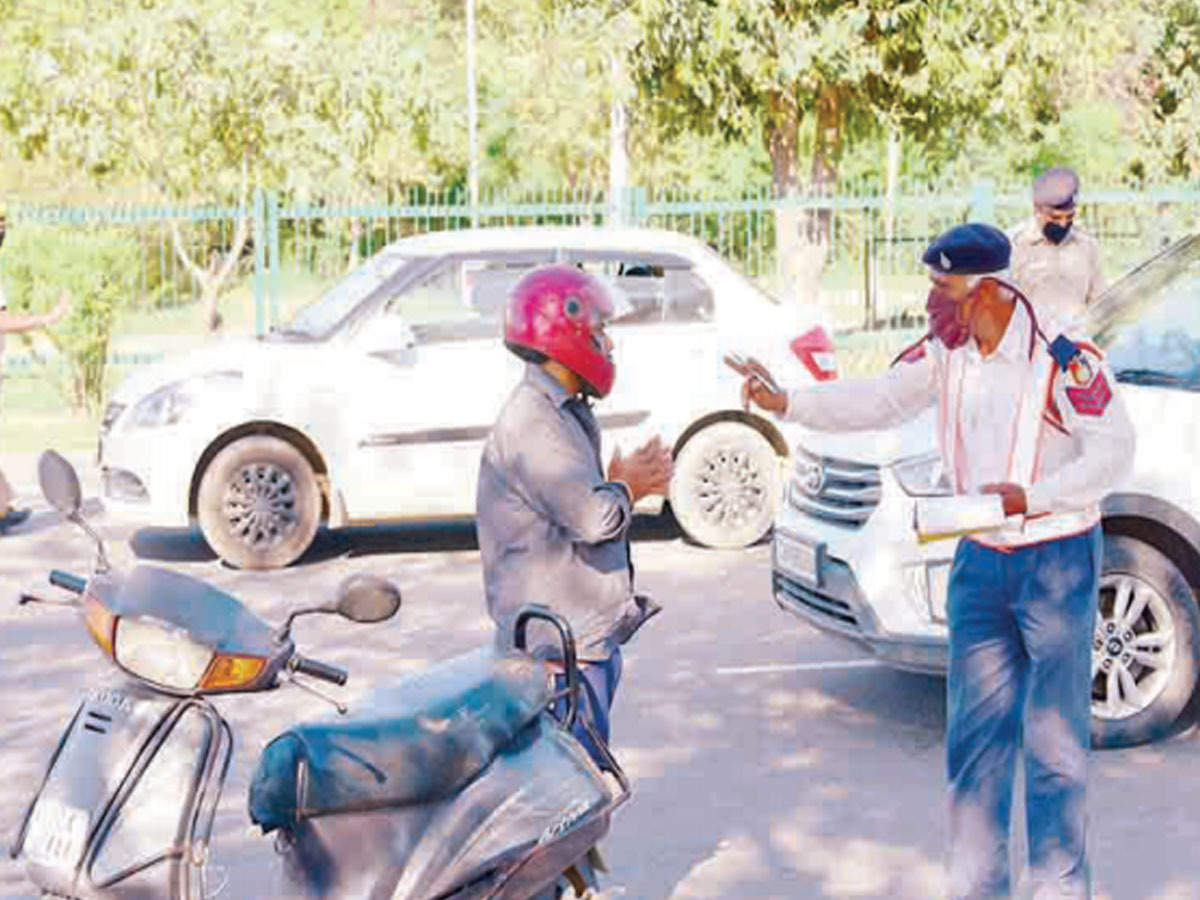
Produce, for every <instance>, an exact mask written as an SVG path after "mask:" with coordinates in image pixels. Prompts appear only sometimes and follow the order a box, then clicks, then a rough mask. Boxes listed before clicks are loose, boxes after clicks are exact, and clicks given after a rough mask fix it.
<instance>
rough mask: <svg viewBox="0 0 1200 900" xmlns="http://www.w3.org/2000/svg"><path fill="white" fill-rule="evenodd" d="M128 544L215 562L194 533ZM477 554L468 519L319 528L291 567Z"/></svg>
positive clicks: (661, 528)
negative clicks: (346, 559) (387, 557)
mask: <svg viewBox="0 0 1200 900" xmlns="http://www.w3.org/2000/svg"><path fill="white" fill-rule="evenodd" d="M679 534H680V532H679V526H678V525H677V524H676V523H675V520H674V519H673V518H672V517H670V516H648V515H637V516H634V520H633V525H632V527H631V529H630V537H631V538H632V539H633V540H634V541H670V540H674V539H675V538H676V537H679ZM129 545H130V547H131V548H132V550H133V552H134V554H135V555H136V556H137V557H138V558H139V559H144V560H153V561H156V562H212V561H213V560H215V559H216V558H217V555H216V554H215V553H213V551H212V548H211V547H209V546H208V542H207V541H206V540H204V536H203V535H202V534H201V533H200V530H199V529H198V528H190V529H189V528H142V529H139V530H138V531H137V532H136V533H135V534H134V535H133V537H132V538H131V539H130V541H129ZM478 549H479V540H478V537H477V536H476V533H475V519H474V517H472V516H464V517H461V518H456V519H446V520H442V521H438V522H406V523H399V524H392V525H363V526H353V527H349V528H324V527H323V528H321V529H320V530H319V531H318V532H317V536H316V537H315V538H314V539H313V543H312V546H311V547H309V548H308V550H307V551H305V553H304V555H303V556H301V557H300V559H299V560H297V561H296V563H295V565H297V566H306V565H313V564H315V563H322V562H326V561H328V560H331V559H337V558H340V557H359V556H379V555H385V554H390V553H438V552H451V551H456V550H478Z"/></svg>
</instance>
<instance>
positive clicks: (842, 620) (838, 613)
mask: <svg viewBox="0 0 1200 900" xmlns="http://www.w3.org/2000/svg"><path fill="white" fill-rule="evenodd" d="M771 583H772V586H773V587H774V589H775V594H776V595H777V596H778V595H782V596H783V597H784V598H786V600H788V601H790V602H791V603H792V604H793V605H794V606H796V607H803V608H804V609H806V610H807V611H809V612H811V613H816V614H817V615H819V616H821V617H822V618H824V619H828V620H832V621H833V623H834V624H836V625H838V626H840V627H841V628H842V629H843V630H845V629H853V630H855V631H859V630H861V626H860V624H859V621H858V617H857V616H855V615H854V610H853V609H851V607H850V604H849V603H847V602H846V601H844V600H839V599H838V598H837V597H833V596H830V595H829V594H825V593H822V592H821V591H819V590H817V589H816V588H812V587H809V586H808V585H806V584H802V583H800V582H799V581H796V580H794V579H792V578H788V577H787V576H786V575H783V574H782V573H780V572H774V573H772V575H771Z"/></svg>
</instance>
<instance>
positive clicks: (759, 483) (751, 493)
mask: <svg viewBox="0 0 1200 900" xmlns="http://www.w3.org/2000/svg"><path fill="white" fill-rule="evenodd" d="M780 477H781V475H780V464H779V456H778V454H777V453H776V452H775V448H774V447H772V446H771V442H770V441H768V440H767V439H766V438H765V437H764V436H763V434H762V433H761V432H760V431H758V429H756V428H754V427H752V426H750V425H747V424H745V423H743V422H734V421H721V422H715V423H713V424H712V425H708V426H706V427H705V428H702V429H701V430H700V431H698V432H696V433H695V434H694V435H692V436H691V437H690V438H688V440H687V442H686V443H685V444H684V445H683V446H682V447H681V448H680V449H679V452H678V453H677V454H676V455H675V468H674V472H673V473H672V475H671V484H670V487H669V489H668V491H669V493H668V500H669V501H670V504H671V511H672V513H673V514H674V516H675V521H676V522H678V523H679V527H680V529H681V530H682V531H683V533H684V536H685V537H687V538H688V539H689V540H690V541H692V542H693V543H696V544H700V545H701V546H704V547H715V548H721V549H735V548H738V547H747V546H749V545H750V544H753V543H755V542H757V541H759V540H761V539H762V538H763V536H764V535H766V534H767V532H768V531H769V530H770V528H771V525H772V523H773V522H774V521H775V512H776V508H777V506H778V503H779V491H780Z"/></svg>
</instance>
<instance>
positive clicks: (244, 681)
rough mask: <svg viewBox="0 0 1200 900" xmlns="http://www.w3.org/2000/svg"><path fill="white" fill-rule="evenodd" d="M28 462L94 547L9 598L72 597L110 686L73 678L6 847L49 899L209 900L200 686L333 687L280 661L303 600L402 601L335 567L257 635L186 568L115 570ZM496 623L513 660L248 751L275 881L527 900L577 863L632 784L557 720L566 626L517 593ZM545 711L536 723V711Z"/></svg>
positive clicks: (423, 681) (337, 607)
mask: <svg viewBox="0 0 1200 900" xmlns="http://www.w3.org/2000/svg"><path fill="white" fill-rule="evenodd" d="M38 474H39V479H40V481H41V484H42V490H43V492H44V493H45V495H46V497H47V499H48V500H49V501H50V503H51V504H52V505H53V506H55V507H56V508H57V509H58V510H59V511H60V512H62V513H63V514H64V515H65V516H66V517H67V518H68V519H69V520H70V521H72V522H74V523H76V524H77V525H79V526H80V527H82V528H83V529H84V530H85V531H87V532H88V533H89V534H90V535H91V536H92V538H93V539H94V540H95V542H96V545H97V562H96V565H95V567H94V571H93V573H92V575H91V576H90V577H88V578H86V579H85V578H82V577H79V576H76V575H71V574H69V573H66V572H61V571H52V572H51V573H50V582H51V584H54V585H57V586H58V587H61V588H64V589H66V590H67V591H68V592H70V593H71V594H72V595H74V596H73V597H72V598H71V599H69V600H65V601H59V600H49V599H45V598H41V597H36V596H33V595H31V594H23V595H22V597H21V600H20V602H21V603H28V602H41V603H47V604H51V605H61V606H69V607H72V608H75V609H78V610H79V611H80V612H81V613H82V617H83V622H84V625H85V627H86V629H87V631H88V633H89V634H90V635H91V636H92V638H93V639H94V640H95V642H96V643H97V644H98V645H99V646H100V648H101V649H102V650H103V651H104V653H105V655H106V656H107V657H108V658H109V660H110V661H111V662H112V663H114V664H115V666H116V667H117V668H118V669H119V670H120V671H121V672H122V673H123V675H124V676H125V677H126V681H125V682H123V683H122V684H121V685H120V687H119V688H93V689H91V690H89V691H87V692H86V694H85V697H84V699H83V701H82V702H81V703H80V705H79V707H78V709H77V710H76V711H75V713H74V715H73V716H72V718H71V720H70V723H69V724H68V726H67V728H66V730H65V731H64V733H63V735H62V737H61V739H60V740H59V743H58V746H57V747H56V749H55V750H54V752H53V754H52V756H51V759H50V763H49V766H48V767H47V770H46V774H45V776H44V778H43V780H42V783H41V785H40V787H39V788H38V790H37V792H36V794H35V795H34V797H33V800H32V802H31V803H30V805H29V808H28V810H27V812H26V814H25V817H24V819H23V821H22V824H21V827H20V830H19V832H18V835H17V839H16V841H15V842H14V843H13V846H12V849H11V855H12V856H13V857H14V858H18V857H20V858H22V859H23V860H24V861H25V864H26V871H27V873H28V875H29V877H30V879H31V880H32V881H33V882H34V884H36V885H37V886H38V887H39V888H40V889H41V890H42V891H43V892H45V893H46V894H47V895H52V896H56V897H66V898H140V900H150V898H160V897H171V898H187V900H190V898H208V897H211V896H214V894H215V893H216V891H217V890H219V889H220V888H219V886H217V887H216V888H215V890H214V886H213V885H210V884H209V876H208V869H209V867H208V862H209V843H210V838H211V835H212V825H213V819H214V817H215V814H216V809H217V805H218V801H219V800H220V796H221V791H222V788H223V786H224V783H225V779H226V776H227V774H228V770H229V764H230V759H231V754H232V748H233V731H232V728H231V727H230V724H229V722H228V721H227V720H226V719H225V718H224V717H223V716H222V715H221V713H220V712H219V711H218V709H217V708H216V706H214V705H213V703H212V702H211V701H210V700H209V695H217V694H242V693H251V692H259V691H267V690H271V689H273V688H275V687H277V686H279V684H280V683H283V682H292V683H295V684H297V685H299V686H302V687H304V688H305V689H306V690H309V691H310V692H313V693H316V694H317V695H318V696H322V697H324V695H323V694H321V693H320V692H319V691H317V690H316V689H315V688H313V687H311V686H308V685H305V684H303V683H302V682H301V681H299V680H297V678H296V676H297V675H307V676H310V677H312V678H316V679H320V680H324V681H328V682H331V683H334V684H339V685H340V684H344V683H345V682H346V678H347V673H346V672H345V671H344V670H342V669H339V668H337V667H336V666H331V665H328V664H326V663H322V662H319V661H317V660H313V659H308V658H306V657H304V656H301V655H300V654H298V653H296V648H295V643H294V641H293V639H292V636H291V625H292V622H293V621H294V620H295V619H296V618H297V617H298V616H302V615H307V614H312V613H318V612H321V613H337V614H340V615H342V616H344V617H345V618H348V619H351V620H353V621H357V622H379V621H383V620H385V619H388V618H391V617H392V616H393V615H395V613H396V612H397V610H398V609H399V607H400V594H399V591H397V590H396V589H395V587H394V586H393V585H391V584H390V583H389V582H387V581H384V580H382V579H379V578H375V577H372V576H367V575H356V576H352V577H351V578H349V579H347V580H346V581H345V582H343V584H342V585H341V586H340V587H339V590H338V596H337V599H336V601H335V602H333V603H329V604H324V605H320V606H315V607H310V608H305V609H297V610H295V611H293V612H292V613H291V614H290V615H289V616H288V618H287V621H286V622H284V624H283V625H282V626H281V627H278V628H272V627H271V626H270V625H268V624H267V623H266V622H264V621H263V620H261V619H259V618H258V617H257V616H255V615H254V614H253V613H251V612H250V611H249V610H247V609H246V608H245V607H244V606H243V605H242V604H241V603H240V602H239V601H238V600H236V599H235V598H234V597H232V596H230V595H228V594H226V593H223V592H222V591H219V590H217V589H216V588H214V587H212V586H210V585H208V584H206V583H204V582H202V581H198V580H196V579H192V578H188V577H186V576H183V575H179V574H177V573H174V572H171V571H168V570H164V569H158V568H153V567H148V566H138V567H136V568H135V569H134V570H133V571H132V572H130V573H128V574H127V575H126V574H121V573H117V572H114V571H112V568H111V566H110V565H109V563H108V559H107V557H106V554H105V552H104V545H103V542H102V541H101V540H100V538H99V536H98V535H96V533H95V532H94V531H93V530H92V529H91V528H90V527H89V526H88V524H87V523H86V522H85V521H84V519H83V518H82V516H81V514H80V507H81V500H82V495H81V491H80V487H79V480H78V477H77V476H76V474H75V472H74V470H73V469H72V468H71V466H70V464H69V463H68V462H67V461H66V460H64V459H63V458H62V457H61V456H59V455H58V454H56V453H53V452H52V451H48V452H47V453H44V454H43V455H42V458H41V459H40V460H39V464H38ZM536 620H544V621H545V622H547V623H549V624H550V625H551V626H553V627H554V628H556V629H558V631H559V634H560V637H561V640H562V645H563V646H562V650H563V660H564V663H565V669H566V671H567V687H566V688H565V690H563V691H560V692H556V691H555V690H554V688H553V678H552V675H551V673H550V671H549V669H548V668H547V665H546V664H545V663H544V662H542V661H540V660H538V659H535V658H533V657H532V656H530V655H528V654H526V653H524V652H522V650H523V648H524V647H525V633H526V630H527V629H528V627H529V625H530V623H531V622H534V621H536ZM515 631H516V633H515V634H514V646H515V648H516V649H515V650H513V651H511V652H506V653H499V652H495V651H490V650H485V651H479V652H475V653H470V654H466V655H465V656H461V657H458V658H456V659H453V660H450V661H449V662H446V663H442V664H439V665H435V666H433V667H431V668H430V669H429V670H427V671H426V672H424V673H422V674H421V675H419V676H415V677H411V678H407V679H404V680H402V681H400V682H399V683H398V684H397V685H395V686H394V687H391V688H389V689H385V690H382V691H380V692H378V694H377V697H376V699H375V701H374V702H373V704H372V705H371V706H370V708H368V709H365V710H363V711H362V712H361V713H359V714H357V715H356V716H354V717H352V718H334V719H331V720H327V721H317V722H310V723H304V724H299V725H296V726H294V727H292V728H290V729H288V730H287V731H285V732H284V733H283V734H281V735H279V736H278V737H276V738H275V739H274V740H272V741H271V742H270V743H269V744H268V745H267V747H266V748H265V749H264V750H263V752H262V755H261V757H260V759H259V762H258V767H257V770H256V772H255V774H254V777H253V779H252V782H251V786H250V791H249V794H250V796H249V809H250V817H251V819H252V820H253V821H254V822H255V823H256V824H258V825H260V826H261V828H262V829H263V831H264V832H267V833H269V832H274V833H275V835H276V838H275V849H276V851H277V852H278V853H279V854H280V856H281V863H282V866H281V869H280V872H279V876H281V877H282V878H283V880H284V884H285V887H284V888H283V889H282V893H283V894H284V895H286V896H289V897H337V898H351V897H354V898H361V897H391V898H394V900H483V898H503V900H527V898H530V897H534V896H536V895H539V894H541V893H542V892H544V891H547V890H549V891H551V892H553V891H554V890H555V887H554V886H555V884H556V882H557V881H558V880H559V877H560V875H561V874H562V873H564V872H573V871H574V866H575V865H576V864H577V863H579V862H580V861H581V860H582V859H583V858H584V857H586V856H587V854H588V851H589V850H590V849H591V848H593V847H594V846H595V844H596V843H597V841H599V840H600V838H601V837H603V835H604V834H605V833H607V830H608V825H609V820H610V817H611V814H612V812H613V810H614V809H616V808H617V807H618V806H619V805H620V804H621V803H623V802H624V801H625V800H626V799H628V797H629V784H628V781H627V780H626V778H625V776H624V774H623V773H622V771H621V769H620V766H619V765H618V764H617V762H616V760H615V759H614V758H613V757H612V755H611V753H609V752H608V749H607V747H605V745H604V744H603V742H602V741H600V740H599V739H598V738H597V737H596V736H595V735H594V734H593V735H592V736H593V738H594V739H595V741H596V745H597V746H598V747H599V748H601V752H602V754H603V756H604V761H605V765H604V767H603V768H605V769H607V770H608V774H607V775H606V774H605V773H602V772H601V769H600V768H598V767H597V765H596V763H595V762H593V760H592V759H591V757H589V755H588V754H587V752H586V751H585V750H584V749H583V748H582V746H581V745H580V744H579V742H578V741H577V740H576V739H575V738H574V737H573V736H572V735H571V733H570V729H571V727H572V726H573V724H574V719H575V717H576V714H577V710H578V702H579V675H578V670H577V668H576V665H575V647H574V640H573V638H572V635H571V632H570V629H569V627H568V626H567V624H566V623H565V622H564V621H563V620H562V619H561V618H559V617H558V616H556V615H554V614H553V613H551V612H550V611H548V610H545V609H544V608H540V607H528V608H526V609H525V610H523V611H522V613H521V615H520V616H519V617H518V620H517V623H516V626H515ZM325 699H327V700H329V701H330V702H333V703H335V704H336V705H337V706H338V712H339V713H341V714H343V715H344V713H345V712H346V708H345V707H344V706H342V705H341V704H338V703H337V702H336V701H333V700H331V699H330V698H325ZM564 703H565V706H566V710H567V712H566V714H565V715H564V716H563V717H562V718H561V719H558V718H555V717H554V716H553V715H552V714H551V712H550V710H551V709H552V708H554V707H555V706H562V705H563V704H564ZM609 776H611V777H609ZM264 880H267V879H264ZM260 888H261V885H260V886H258V887H256V888H254V889H249V890H235V891H234V893H235V894H236V895H237V896H251V895H253V894H254V893H257V892H258V891H259V890H260Z"/></svg>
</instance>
